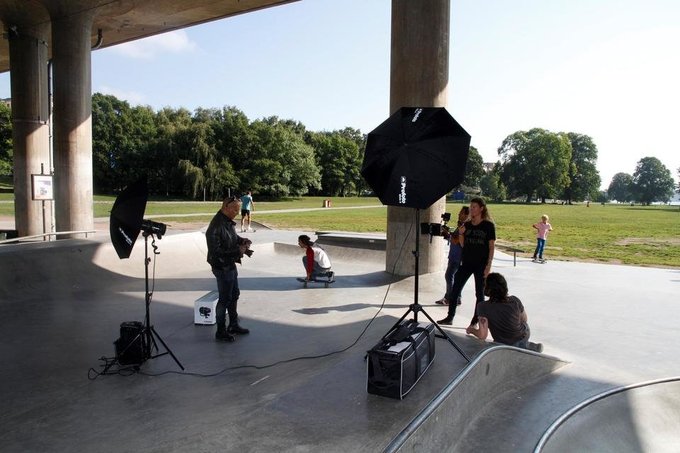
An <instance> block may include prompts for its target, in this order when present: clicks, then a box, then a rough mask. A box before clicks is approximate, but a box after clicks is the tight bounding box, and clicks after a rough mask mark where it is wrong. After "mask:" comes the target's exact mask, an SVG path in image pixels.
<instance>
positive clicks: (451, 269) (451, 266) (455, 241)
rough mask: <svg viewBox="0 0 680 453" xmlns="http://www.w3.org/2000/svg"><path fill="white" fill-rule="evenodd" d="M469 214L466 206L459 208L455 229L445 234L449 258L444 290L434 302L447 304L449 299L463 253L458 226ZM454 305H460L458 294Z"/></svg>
mask: <svg viewBox="0 0 680 453" xmlns="http://www.w3.org/2000/svg"><path fill="white" fill-rule="evenodd" d="M469 216H470V208H468V207H467V206H463V207H462V208H460V211H459V212H458V225H457V226H456V229H455V230H453V232H452V233H451V234H447V235H446V236H445V238H446V239H448V240H449V258H448V264H447V265H446V272H445V273H444V280H445V281H446V292H445V293H444V297H442V298H441V299H439V300H438V301H436V302H435V303H437V304H439V305H448V304H449V299H448V297H447V296H449V293H450V292H451V289H452V288H453V276H454V275H456V271H458V268H459V267H460V259H461V257H462V255H463V246H462V245H461V243H460V242H459V239H460V233H459V228H460V227H461V226H463V224H464V223H465V222H466V221H467V220H468V217H469ZM456 305H460V296H458V299H457V300H456Z"/></svg>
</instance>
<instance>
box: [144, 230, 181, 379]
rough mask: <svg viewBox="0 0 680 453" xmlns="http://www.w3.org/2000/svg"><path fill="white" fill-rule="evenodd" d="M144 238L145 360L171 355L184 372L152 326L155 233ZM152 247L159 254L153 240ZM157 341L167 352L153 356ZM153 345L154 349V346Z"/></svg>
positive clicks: (145, 234)
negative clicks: (151, 271) (151, 273)
mask: <svg viewBox="0 0 680 453" xmlns="http://www.w3.org/2000/svg"><path fill="white" fill-rule="evenodd" d="M142 235H143V236H144V289H145V291H144V295H145V296H144V302H145V306H146V315H145V317H144V329H143V330H142V332H140V335H144V337H145V340H146V341H144V342H143V344H144V360H145V361H146V360H149V359H155V358H156V357H161V356H164V355H166V354H170V357H172V358H173V360H174V361H175V363H176V364H177V366H179V367H180V368H181V369H182V370H184V367H183V366H182V364H181V363H180V362H179V360H177V357H176V356H175V354H173V352H172V351H171V350H170V348H169V347H168V345H167V344H165V341H163V339H162V338H161V336H160V335H159V334H158V332H156V329H155V328H154V326H152V325H151V314H150V313H151V311H150V310H149V307H150V305H151V293H150V292H149V263H150V262H151V258H149V236H152V237H153V233H149V232H147V231H144V232H143V233H142ZM152 247H153V249H154V253H155V254H158V252H157V251H156V245H155V241H153V240H152ZM156 340H158V341H159V342H160V343H161V344H162V345H163V347H164V348H165V352H161V353H158V354H156V355H151V351H152V349H153V348H155V349H156V352H159V350H158V344H156ZM151 345H153V348H152V346H151Z"/></svg>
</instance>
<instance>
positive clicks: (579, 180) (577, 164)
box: [562, 132, 601, 204]
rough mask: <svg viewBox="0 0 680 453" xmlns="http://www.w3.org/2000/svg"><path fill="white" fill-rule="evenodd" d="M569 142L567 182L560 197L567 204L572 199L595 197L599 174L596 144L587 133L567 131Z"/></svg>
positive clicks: (580, 199) (598, 184) (579, 199)
mask: <svg viewBox="0 0 680 453" xmlns="http://www.w3.org/2000/svg"><path fill="white" fill-rule="evenodd" d="M567 137H568V138H569V142H570V143H571V165H569V183H568V184H567V186H566V187H565V188H564V192H563V194H562V198H563V199H564V200H565V201H566V202H567V203H569V204H571V202H572V201H583V200H586V199H588V200H590V199H593V200H594V199H596V198H597V194H598V191H599V187H600V182H601V180H600V174H599V172H598V171H597V167H596V165H595V164H596V163H597V146H595V143H593V139H592V138H590V137H589V136H587V135H582V134H577V133H574V132H569V133H567Z"/></svg>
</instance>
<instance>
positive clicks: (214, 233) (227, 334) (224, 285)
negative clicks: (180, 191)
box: [205, 197, 251, 342]
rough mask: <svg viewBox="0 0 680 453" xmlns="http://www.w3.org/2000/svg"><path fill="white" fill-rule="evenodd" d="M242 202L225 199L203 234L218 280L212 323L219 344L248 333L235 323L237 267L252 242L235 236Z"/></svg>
mask: <svg viewBox="0 0 680 453" xmlns="http://www.w3.org/2000/svg"><path fill="white" fill-rule="evenodd" d="M240 208H241V202H240V200H239V199H238V198H237V197H227V198H225V199H224V201H222V208H220V210H219V211H217V214H215V217H213V219H212V220H211V221H210V225H209V226H208V229H207V230H206V232H205V239H206V241H207V243H208V263H210V266H211V267H212V272H213V275H215V278H216V279H217V290H218V291H219V294H220V298H219V300H218V302H217V307H216V313H215V320H216V321H217V332H216V333H215V339H217V340H218V341H228V342H231V341H234V340H235V339H236V338H235V337H234V334H247V333H248V332H249V330H248V329H245V328H243V327H241V326H240V325H239V323H238V313H237V311H236V306H237V303H238V297H239V295H240V291H239V288H238V271H237V270H236V263H240V262H241V258H242V257H243V255H244V254H245V253H248V252H249V249H250V244H251V241H250V239H247V238H242V237H240V236H238V235H237V234H236V229H235V228H234V226H235V225H236V222H234V217H236V215H237V214H238V213H239V211H240ZM227 313H228V314H229V326H228V327H227V326H226V315H227Z"/></svg>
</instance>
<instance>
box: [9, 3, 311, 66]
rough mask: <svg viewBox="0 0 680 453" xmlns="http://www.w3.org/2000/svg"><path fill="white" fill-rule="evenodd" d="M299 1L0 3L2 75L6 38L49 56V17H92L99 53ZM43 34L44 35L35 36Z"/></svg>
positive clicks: (94, 37) (93, 34) (93, 31)
mask: <svg viewBox="0 0 680 453" xmlns="http://www.w3.org/2000/svg"><path fill="white" fill-rule="evenodd" d="M295 1H299V0H0V22H2V31H3V37H2V39H0V72H6V71H8V70H9V69H10V61H9V41H8V39H7V36H8V34H11V33H15V32H16V33H19V34H21V33H27V34H31V36H33V37H37V38H40V39H44V40H45V41H46V42H47V44H48V48H49V53H50V55H51V54H52V52H51V40H52V39H51V36H50V17H51V16H50V12H51V14H52V16H54V15H61V16H63V15H78V14H93V15H94V22H93V25H92V45H93V46H94V45H95V43H97V41H98V35H99V30H101V37H102V41H101V46H100V48H105V47H110V46H114V45H116V44H120V43H123V42H128V41H134V40H136V39H140V38H146V37H148V36H153V35H157V34H159V33H165V32H167V31H171V30H177V29H180V28H185V27H189V26H192V25H197V24H201V23H204V22H210V21H213V20H217V19H222V18H225V17H230V16H235V15H238V14H244V13H248V12H252V11H256V10H259V9H262V8H269V7H272V6H278V5H283V4H286V3H292V2H295ZM36 35H42V36H36Z"/></svg>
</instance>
